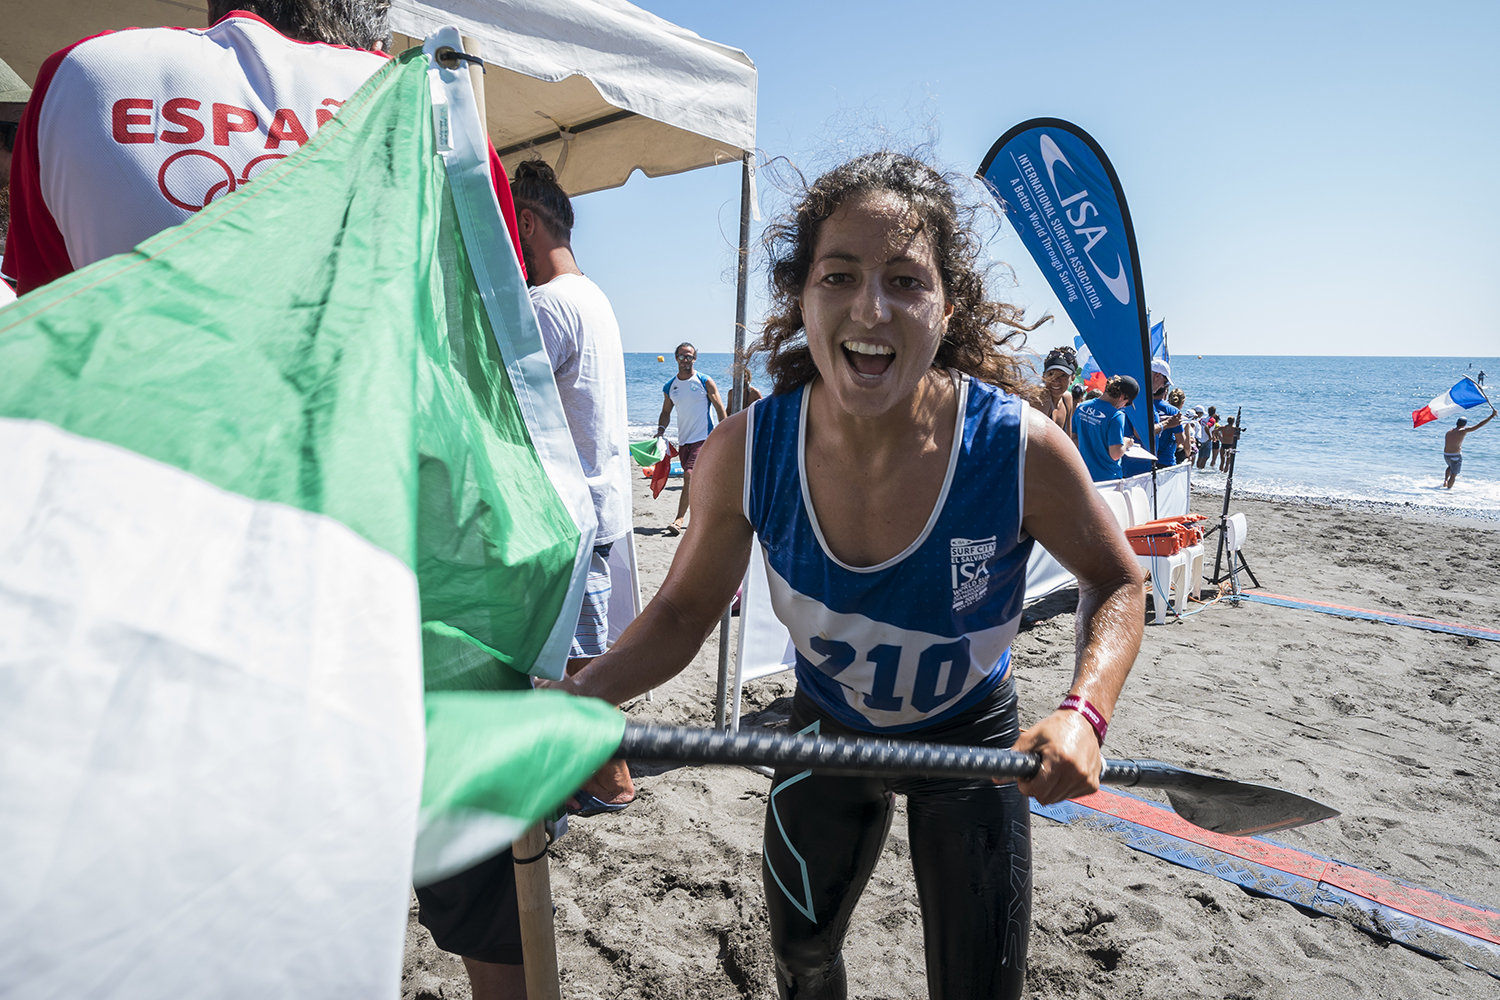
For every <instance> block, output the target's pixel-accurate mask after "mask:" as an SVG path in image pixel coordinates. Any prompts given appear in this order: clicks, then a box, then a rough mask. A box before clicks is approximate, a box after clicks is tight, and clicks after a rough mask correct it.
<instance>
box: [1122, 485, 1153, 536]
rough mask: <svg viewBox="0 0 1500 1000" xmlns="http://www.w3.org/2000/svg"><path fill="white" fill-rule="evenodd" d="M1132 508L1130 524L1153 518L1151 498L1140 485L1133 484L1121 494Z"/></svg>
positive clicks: (1142, 522) (1143, 522)
mask: <svg viewBox="0 0 1500 1000" xmlns="http://www.w3.org/2000/svg"><path fill="white" fill-rule="evenodd" d="M1121 495H1122V496H1123V497H1124V498H1125V503H1126V505H1127V506H1128V507H1129V508H1130V526H1131V527H1132V528H1134V527H1135V526H1136V525H1138V524H1145V523H1146V522H1147V521H1149V520H1151V498H1150V497H1148V496H1147V495H1146V491H1145V490H1144V489H1142V488H1141V487H1139V486H1132V487H1130V489H1128V490H1125V491H1124V492H1123V493H1122V494H1121Z"/></svg>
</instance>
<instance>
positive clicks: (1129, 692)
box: [402, 485, 1500, 1000]
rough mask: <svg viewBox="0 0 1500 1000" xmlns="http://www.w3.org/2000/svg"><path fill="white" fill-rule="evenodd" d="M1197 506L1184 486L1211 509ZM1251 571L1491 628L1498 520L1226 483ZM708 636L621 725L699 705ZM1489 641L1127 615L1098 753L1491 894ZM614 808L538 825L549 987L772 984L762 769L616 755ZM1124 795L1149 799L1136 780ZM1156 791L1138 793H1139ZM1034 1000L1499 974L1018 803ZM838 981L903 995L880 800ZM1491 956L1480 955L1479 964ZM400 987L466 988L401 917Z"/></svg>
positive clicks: (1485, 899) (1226, 614) (1039, 654)
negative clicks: (1246, 489)
mask: <svg viewBox="0 0 1500 1000" xmlns="http://www.w3.org/2000/svg"><path fill="white" fill-rule="evenodd" d="M676 496H677V494H676V493H675V492H672V491H669V492H666V493H664V494H663V495H662V497H661V499H659V500H654V501H653V500H652V499H651V496H650V494H649V492H647V491H646V490H645V488H644V486H643V485H638V488H637V492H636V497H635V511H636V513H635V523H636V525H637V529H636V541H637V545H638V547H639V555H640V560H641V567H642V577H643V578H642V585H643V593H644V595H645V596H647V597H649V595H650V594H651V593H653V592H654V591H655V588H656V587H657V585H658V584H659V582H660V580H661V579H662V577H663V575H664V574H665V571H666V568H667V566H668V564H669V562H670V560H671V557H672V552H673V551H674V548H675V545H676V542H675V541H674V540H673V539H671V538H669V537H667V536H665V535H664V534H663V532H662V529H663V527H664V526H665V525H666V523H667V522H668V521H669V520H670V519H671V516H672V514H673V513H674V512H675V510H676ZM1219 503H1220V500H1219V499H1218V498H1216V497H1213V496H1208V495H1200V496H1197V497H1195V505H1196V507H1197V509H1199V510H1201V511H1203V512H1204V513H1208V514H1210V515H1211V516H1214V517H1216V516H1217V514H1218V508H1219ZM1233 509H1236V510H1243V511H1244V512H1245V513H1246V514H1247V516H1248V517H1249V518H1250V526H1251V527H1250V534H1249V538H1250V540H1249V542H1248V543H1247V547H1246V553H1247V555H1248V557H1249V559H1250V561H1251V563H1252V565H1253V567H1254V569H1255V571H1256V574H1257V576H1258V577H1259V579H1260V582H1261V584H1262V585H1263V586H1264V587H1265V588H1266V589H1267V590H1269V591H1273V592H1276V593H1280V594H1285V595H1290V596H1295V597H1299V598H1305V599H1310V600H1318V601H1325V602H1331V603H1339V604H1346V605H1353V606H1357V607H1362V608H1369V609H1374V610H1390V611H1396V612H1401V613H1405V614H1413V615H1423V616H1428V617H1435V618H1441V619H1445V620H1449V621H1457V622H1464V623H1468V624H1471V625H1482V626H1488V627H1493V626H1494V625H1495V623H1496V622H1500V579H1497V576H1500V574H1497V569H1500V565H1497V557H1500V530H1495V528H1494V527H1489V526H1485V525H1482V524H1475V523H1465V522H1444V521H1438V522H1433V521H1430V520H1403V519H1400V518H1397V517H1393V516H1390V515H1387V514H1383V513H1370V512H1367V511H1357V510H1349V509H1340V508H1332V507H1316V506H1279V505H1274V504H1271V503H1265V502H1256V501H1245V502H1239V501H1236V502H1235V504H1234V505H1233ZM1073 597H1075V595H1074V594H1073V592H1071V591H1069V592H1065V593H1064V594H1063V595H1058V596H1055V597H1054V598H1050V599H1048V600H1047V601H1044V602H1042V604H1041V605H1039V606H1038V607H1037V608H1036V609H1035V610H1036V611H1037V612H1039V613H1041V614H1044V615H1050V617H1046V618H1044V619H1043V620H1041V621H1039V622H1037V623H1036V624H1035V625H1034V626H1033V627H1032V628H1030V629H1029V630H1027V631H1025V632H1023V633H1022V634H1021V636H1020V637H1019V639H1018V640H1017V642H1016V654H1017V663H1018V664H1019V670H1020V673H1019V678H1020V680H1019V684H1020V692H1021V708H1022V720H1023V724H1025V723H1029V722H1030V721H1034V720H1035V719H1036V718H1037V717H1039V716H1040V715H1042V714H1043V713H1045V712H1047V711H1049V710H1050V709H1051V708H1052V707H1053V706H1054V705H1055V704H1056V703H1057V700H1058V698H1059V697H1060V696H1061V695H1062V694H1063V693H1064V692H1065V691H1066V689H1067V687H1068V683H1069V677H1070V673H1071V670H1072V643H1073V616H1072V607H1071V604H1070V599H1072V598H1073ZM717 656H718V647H717V641H716V638H715V639H711V640H710V641H709V643H708V644H707V645H705V646H704V648H703V650H702V652H701V653H700V654H699V656H698V658H697V659H696V660H695V661H694V663H693V664H692V666H690V667H689V668H688V669H687V670H686V671H685V672H684V673H683V674H681V675H680V676H679V677H678V678H676V679H675V680H674V681H672V682H671V683H670V684H668V685H666V686H665V687H664V688H662V689H660V690H658V691H657V692H656V695H655V699H654V700H653V701H650V702H647V701H644V700H641V701H639V702H636V703H634V704H632V705H630V706H628V710H629V712H630V715H631V717H632V718H634V719H637V720H642V721H654V722H660V723H663V724H670V725H691V726H709V725H711V724H712V721H713V709H714V705H713V702H714V690H715V679H716V670H717V662H718V661H717ZM1497 673H1500V644H1496V643H1493V642H1487V641H1483V640H1478V639H1466V638H1461V637H1455V636H1451V635H1445V634H1440V633H1434V632H1427V631H1420V630H1417V629H1414V628H1407V627H1399V626H1393V625H1387V624H1378V623H1374V622H1367V621H1352V620H1345V619H1340V618H1334V617H1330V616H1327V615H1320V614H1313V613H1310V612H1303V611H1296V610H1289V609H1284V608H1278V607H1269V606H1265V605H1256V604H1249V603H1245V604H1242V605H1240V606H1239V607H1231V606H1229V605H1227V604H1225V603H1222V602H1221V603H1219V604H1217V605H1214V606H1213V607H1210V608H1208V609H1207V610H1206V611H1204V612H1203V613H1201V614H1197V615H1193V616H1191V617H1188V618H1185V619H1183V620H1181V621H1179V622H1176V623H1173V624H1168V625H1164V626H1151V627H1148V628H1147V629H1146V634H1145V640H1144V643H1143V645H1142V649H1141V655H1140V658H1139V659H1138V660H1137V661H1136V665H1135V668H1134V671H1133V672H1132V674H1131V676H1130V680H1129V682H1128V683H1127V685H1126V688H1125V692H1124V695H1123V697H1122V700H1121V703H1120V707H1119V709H1118V711H1117V712H1116V714H1115V717H1114V720H1113V722H1112V723H1111V726H1110V745H1109V753H1110V754H1111V755H1112V756H1116V757H1155V758H1159V759H1162V760H1166V761H1170V762H1172V763H1176V764H1179V765H1182V766H1186V767H1191V768H1195V769H1198V770H1203V771H1208V772H1212V773H1217V774H1221V775H1224V776H1226V777H1233V778H1237V779H1242V780H1245V781H1253V782H1259V783H1263V784H1268V785H1274V786H1277V787H1280V788H1285V789H1288V790H1291V791H1296V792H1299V793H1302V794H1306V795H1309V796H1311V797H1313V798H1315V799H1318V800H1320V801H1323V802H1327V803H1329V804H1331V805H1333V806H1335V807H1336V808H1339V809H1341V810H1342V811H1343V815H1342V816H1341V817H1339V818H1337V819H1333V820H1329V821H1326V822H1324V823H1320V824H1316V825H1313V826H1310V827H1304V828H1301V829H1297V830H1291V831H1284V832H1282V833H1279V834H1277V835H1275V838H1274V839H1276V840H1278V841H1279V842H1281V843H1284V844H1287V845H1289V846H1292V847H1296V848H1298V849H1301V850H1305V851H1309V852H1312V853H1315V854H1318V855H1322V856H1325V857H1329V858H1334V859H1337V860H1339V861H1343V862H1346V863H1348V864H1351V865H1357V866H1360V867H1362V868H1366V869H1370V870H1372V871H1375V872H1379V873H1382V874H1385V875H1388V876H1394V877H1396V878H1400V879H1403V880H1405V881H1407V882H1411V883H1414V884H1416V885H1418V886H1422V887H1425V888H1427V889H1430V890H1433V891H1436V892H1440V893H1445V894H1450V895H1454V896H1458V897H1462V898H1464V899H1468V900H1471V901H1473V902H1476V903H1478V904H1480V905H1482V906H1486V907H1490V908H1500V752H1497V751H1496V750H1495V749H1494V748H1495V747H1496V746H1497V745H1500V709H1497V707H1496V706H1497V704H1500V676H1497ZM791 690H792V685H791V675H790V674H783V675H780V676H778V677H773V678H768V679H766V680H763V681H759V682H755V683H754V684H752V685H751V686H750V687H749V689H748V692H747V695H748V697H747V708H746V712H745V714H746V716H747V717H746V719H745V723H746V724H747V725H753V724H774V723H776V722H778V721H783V720H784V719H785V710H786V704H787V703H786V701H785V699H786V697H787V696H788V695H789V694H790V693H791ZM637 785H638V787H639V790H640V795H639V798H638V799H637V801H636V802H635V804H633V805H632V806H631V807H630V808H629V809H628V810H626V811H625V812H624V813H622V814H620V815H615V816H599V817H593V818H589V819H575V820H573V823H572V831H571V832H570V833H569V835H568V836H567V837H565V838H564V839H562V840H561V841H559V842H558V843H557V844H556V845H554V848H553V853H552V868H551V871H552V884H553V892H554V897H555V900H556V904H557V930H558V951H559V956H558V957H559V964H560V966H561V968H562V978H563V983H562V992H563V996H564V997H569V998H610V1000H615V998H624V1000H632V998H679V997H680V998H689V997H692V998H715V1000H717V998H726V1000H735V998H740V997H746V998H750V997H754V998H774V997H775V995H776V989H775V984H774V981H773V979H772V976H771V957H770V951H769V947H768V944H767V938H766V929H765V921H766V918H765V907H764V904H763V902H762V895H761V885H760V841H761V825H762V820H763V815H764V810H765V804H766V792H767V789H768V787H769V779H768V778H766V777H763V776H762V775H760V774H758V773H756V772H753V771H750V770H746V769H743V768H695V767H685V768H677V769H673V770H665V771H657V770H653V769H639V777H638V778H637ZM1142 794H1143V795H1144V796H1145V797H1156V798H1159V796H1156V795H1155V794H1154V793H1152V792H1144V793H1142ZM1162 801H1164V799H1163V800H1162ZM1033 843H1034V851H1035V897H1034V905H1033V924H1034V926H1033V932H1032V938H1031V954H1030V964H1029V974H1028V986H1027V995H1028V996H1030V997H1034V998H1043V997H1045V998H1058V1000H1062V998H1067V1000H1072V998H1076V997H1148V998H1155V997H1160V998H1182V997H1215V998H1228V997H1236V998H1292V997H1308V998H1314V997H1315V998H1319V1000H1322V998H1343V997H1418V996H1444V997H1495V996H1500V978H1495V977H1492V976H1490V975H1488V974H1486V973H1485V972H1481V971H1477V970H1475V969H1472V968H1468V967H1465V966H1464V965H1461V964H1459V963H1458V962H1456V961H1451V960H1449V961H1439V960H1435V959H1433V958H1430V957H1428V956H1426V955H1423V954H1420V953H1418V952H1417V951H1414V950H1411V949H1409V948H1406V947H1403V946H1400V945H1396V944H1390V943H1388V942H1384V941H1381V940H1378V939H1376V938H1375V937H1372V936H1371V935H1369V934H1366V933H1365V932H1363V931H1361V930H1359V929H1357V928H1356V927H1355V926H1354V924H1352V923H1350V922H1349V921H1346V920H1342V919H1336V918H1332V917H1326V916H1319V915H1315V914H1313V913H1311V912H1307V911H1303V910H1299V909H1297V908H1296V907H1293V906H1292V905H1290V904H1287V903H1284V902H1281V901H1278V900H1274V899H1268V898H1263V897H1257V896H1254V895H1251V894H1249V893H1247V892H1246V891H1244V890H1242V889H1240V888H1239V887H1238V886H1237V885H1234V884H1232V883H1229V882H1225V881H1221V880H1220V879H1218V878H1215V877H1212V876H1209V875H1206V874H1202V873H1200V872H1197V871H1194V870H1191V869H1187V868H1183V867H1178V866H1176V865H1173V864H1170V863H1168V862H1166V861H1163V860H1160V859H1158V858H1155V857H1152V856H1150V855H1147V854H1144V853H1140V852H1137V851H1135V850H1132V849H1130V848H1129V847H1127V846H1126V845H1125V844H1124V842H1123V841H1122V840H1121V839H1120V838H1119V837H1118V836H1116V835H1114V834H1110V833H1105V832H1097V831H1091V830H1088V829H1084V828H1080V827H1079V826H1076V825H1072V826H1070V825H1062V824H1059V823H1054V822H1052V821H1050V820H1047V819H1043V818H1041V817H1033ZM845 956H846V960H847V963H848V967H849V970H850V995H851V996H854V997H862V998H874V997H881V998H886V997H888V998H907V997H925V996H926V995H927V991H926V983H925V978H924V967H923V947H922V932H921V921H920V917H919V914H918V908H917V899H916V892H915V888H914V884H913V880H912V878H911V875H910V861H909V858H908V851H907V846H906V834H905V823H904V815H900V816H898V818H897V821H896V823H895V826H894V828H893V830H892V834H891V838H890V842H889V843H888V845H887V847H886V851H885V854H884V857H883V859H882V861H881V864H880V866H879V868H878V869H877V870H876V873H875V876H874V878H873V879H872V881H871V884H870V886H869V888H868V889H867V890H866V892H865V895H864V898H863V900H862V902H861V903H860V906H859V909H858V910H857V911H856V912H855V916H854V922H853V925H852V927H851V930H850V935H849V940H848V942H847V944H846V948H845ZM1494 971H1495V972H1496V973H1497V974H1500V968H1495V969H1494ZM402 995H403V998H417V997H422V998H427V997H445V998H455V997H467V996H468V995H469V991H468V983H467V980H466V979H465V977H464V974H463V969H462V965H461V964H460V963H459V961H458V960H457V959H456V958H454V957H453V956H449V955H445V954H443V953H442V952H439V951H437V950H436V949H435V948H434V946H433V945H432V941H431V939H430V938H429V937H428V936H427V934H426V932H425V931H424V930H423V929H422V928H421V927H420V926H418V925H417V924H416V922H415V920H413V921H412V922H411V924H410V929H409V933H408V943H407V966H406V974H405V977H404V982H403V991H402Z"/></svg>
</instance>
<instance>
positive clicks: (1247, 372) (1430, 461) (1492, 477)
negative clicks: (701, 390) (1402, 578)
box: [625, 354, 1500, 519]
mask: <svg viewBox="0 0 1500 1000" xmlns="http://www.w3.org/2000/svg"><path fill="white" fill-rule="evenodd" d="M662 357H663V358H665V359H666V360H664V361H662V362H658V361H657V360H656V358H657V355H655V354H627V355H625V377H626V381H627V384H628V391H629V400H630V402H629V412H630V423H631V440H639V439H640V438H643V437H648V436H650V434H651V433H652V432H653V431H654V430H655V429H656V418H657V416H658V415H659V414H660V413H661V401H662V386H663V384H664V383H665V382H666V381H667V379H669V378H671V377H673V376H674V375H675V374H676V364H675V362H673V361H672V360H671V355H669V354H665V355H662ZM1471 360H1472V362H1473V366H1474V367H1473V368H1472V369H1471V368H1469V367H1468V365H1469V363H1470V361H1471ZM732 361H733V356H732V355H730V354H702V355H700V356H699V363H698V370H699V371H701V372H703V373H705V374H707V375H708V376H709V377H710V378H712V379H713V380H714V381H715V382H716V383H718V385H719V388H720V391H721V392H722V393H723V394H724V397H725V399H726V401H727V399H728V395H729V386H730V366H731V363H732ZM1481 369H1482V370H1483V371H1484V372H1485V373H1486V379H1485V381H1486V382H1487V383H1489V385H1490V389H1489V391H1490V393H1491V395H1492V397H1494V398H1496V399H1497V400H1500V392H1496V391H1495V386H1496V384H1497V383H1500V358H1473V359H1469V358H1463V359H1458V358H1326V357H1248V356H1238V357H1236V356H1224V355H1205V356H1204V357H1203V358H1201V359H1200V358H1199V357H1198V356H1197V355H1187V354H1176V355H1173V357H1172V374H1173V377H1174V384H1176V385H1178V386H1180V387H1181V388H1182V390H1183V391H1184V392H1186V393H1187V399H1188V404H1189V405H1193V404H1201V405H1203V406H1209V405H1213V406H1217V407H1218V408H1219V413H1220V414H1221V415H1227V416H1234V414H1235V412H1236V410H1241V411H1243V415H1244V423H1245V435H1244V437H1242V438H1241V439H1240V448H1239V456H1238V459H1237V461H1236V464H1235V476H1234V485H1235V491H1236V492H1237V493H1243V494H1244V495H1247V496H1264V497H1268V498H1276V497H1286V498H1291V499H1299V500H1308V501H1315V502H1316V501H1334V502H1355V503H1365V502H1373V503H1395V504H1401V505H1410V506H1412V507H1417V508H1430V509H1431V510H1433V511H1434V512H1438V511H1449V512H1452V513H1456V514H1462V515H1465V516H1474V517H1480V518H1484V519H1500V418H1497V419H1496V420H1494V421H1493V422H1492V423H1490V424H1489V425H1488V426H1486V427H1484V428H1483V429H1481V430H1479V431H1476V432H1475V433H1473V434H1470V435H1469V436H1468V437H1467V438H1466V439H1465V441H1464V452H1463V453H1464V467H1463V472H1462V473H1461V474H1460V475H1459V478H1458V483H1457V485H1455V486H1454V488H1453V489H1452V490H1451V491H1450V490H1444V489H1442V488H1441V485H1442V481H1443V471H1444V465H1443V457H1442V451H1443V431H1445V430H1447V429H1448V428H1450V427H1452V426H1453V421H1454V419H1455V418H1453V417H1450V418H1448V419H1447V420H1439V421H1435V422H1433V423H1430V424H1427V425H1425V426H1423V427H1419V428H1417V429H1415V430H1413V429H1412V426H1411V411H1413V410H1415V409H1418V408H1419V407H1421V406H1424V405H1425V404H1426V403H1427V401H1428V400H1430V399H1432V397H1434V396H1437V395H1439V394H1441V393H1443V392H1446V391H1447V389H1448V387H1449V386H1451V385H1452V384H1453V383H1454V382H1456V381H1457V380H1458V379H1459V378H1460V377H1461V376H1463V375H1469V376H1471V377H1472V376H1476V375H1478V373H1479V372H1480V370H1481ZM756 384H757V385H758V386H759V387H760V389H761V391H763V392H764V391H765V390H766V389H767V388H768V383H767V381H766V380H765V378H764V377H763V376H757V378H756ZM1488 412H1489V411H1488V410H1484V409H1474V410H1470V411H1469V412H1468V413H1467V414H1465V415H1466V416H1468V417H1469V422H1470V423H1471V424H1473V423H1476V422H1478V421H1479V420H1481V419H1483V417H1484V416H1485V415H1486V414H1487V413H1488ZM669 433H671V432H669ZM1194 477H1195V481H1198V482H1202V483H1204V484H1218V483H1222V481H1223V478H1224V477H1223V475H1222V474H1220V473H1218V472H1209V471H1206V470H1205V471H1204V472H1202V473H1199V472H1197V471H1196V470H1195V471H1194Z"/></svg>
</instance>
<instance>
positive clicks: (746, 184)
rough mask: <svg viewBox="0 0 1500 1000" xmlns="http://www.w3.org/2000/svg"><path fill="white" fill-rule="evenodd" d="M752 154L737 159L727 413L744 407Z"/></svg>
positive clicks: (751, 152)
mask: <svg viewBox="0 0 1500 1000" xmlns="http://www.w3.org/2000/svg"><path fill="white" fill-rule="evenodd" d="M754 155H755V152H754V151H753V150H749V149H747V150H745V152H744V155H743V156H742V157H741V159H740V259H739V273H738V276H737V279H736V281H735V289H734V388H733V389H732V390H731V391H730V394H729V412H730V413H737V412H739V410H740V408H741V407H743V406H744V405H745V367H744V366H745V299H746V297H747V296H748V295H749V292H750V171H751V170H753V169H754V167H753V166H752V164H753V162H754V161H753V160H752V159H751V157H753V156H754Z"/></svg>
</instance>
